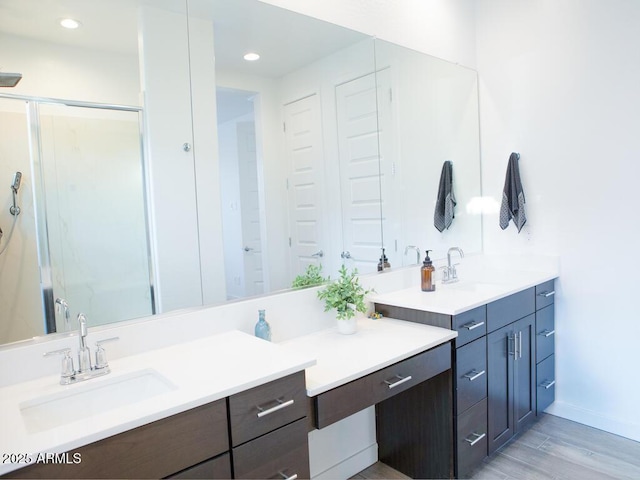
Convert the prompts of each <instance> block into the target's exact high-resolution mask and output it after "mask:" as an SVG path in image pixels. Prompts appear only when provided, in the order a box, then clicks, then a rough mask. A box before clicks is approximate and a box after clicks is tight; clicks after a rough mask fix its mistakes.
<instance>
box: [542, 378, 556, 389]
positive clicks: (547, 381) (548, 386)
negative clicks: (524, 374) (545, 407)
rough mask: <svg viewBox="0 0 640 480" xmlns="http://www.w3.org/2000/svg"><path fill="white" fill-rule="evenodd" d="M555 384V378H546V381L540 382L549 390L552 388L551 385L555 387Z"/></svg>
mask: <svg viewBox="0 0 640 480" xmlns="http://www.w3.org/2000/svg"><path fill="white" fill-rule="evenodd" d="M555 384H556V381H555V380H551V381H549V380H545V381H544V382H542V383H541V384H540V386H541V387H544V388H545V390H549V389H550V388H551V387H553V386H554V385H555Z"/></svg>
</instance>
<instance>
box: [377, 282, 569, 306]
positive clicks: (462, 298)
mask: <svg viewBox="0 0 640 480" xmlns="http://www.w3.org/2000/svg"><path fill="white" fill-rule="evenodd" d="M557 277H558V275H557V273H556V272H555V271H548V272H545V271H508V272H505V271H499V272H498V271H496V272H489V271H488V272H486V275H485V276H484V278H483V279H482V280H479V281H475V280H466V279H462V280H460V281H459V282H456V283H451V284H442V283H441V282H437V284H436V290H435V291H433V292H423V291H422V290H421V289H420V287H419V286H415V287H412V288H407V289H404V290H398V291H394V292H390V293H386V294H382V295H370V296H369V297H368V298H367V300H369V301H370V302H373V303H379V304H384V305H392V306H396V307H404V308H410V309H414V310H421V311H425V312H433V313H442V314H445V315H457V314H460V313H463V312H466V311H467V310H471V309H472V308H475V307H479V306H480V305H485V304H487V303H490V302H493V301H495V300H499V299H501V298H504V297H507V296H509V295H511V294H513V293H517V292H520V291H522V290H525V289H527V288H530V287H534V286H536V285H539V284H541V283H544V282H546V281H548V280H552V279H554V278H557Z"/></svg>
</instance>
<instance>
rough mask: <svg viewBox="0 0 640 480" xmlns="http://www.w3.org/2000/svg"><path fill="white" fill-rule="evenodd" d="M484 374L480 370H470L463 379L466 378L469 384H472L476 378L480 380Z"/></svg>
mask: <svg viewBox="0 0 640 480" xmlns="http://www.w3.org/2000/svg"><path fill="white" fill-rule="evenodd" d="M485 373H487V372H485V371H484V370H482V371H481V372H478V371H477V370H472V371H470V372H469V373H467V374H466V375H465V376H464V378H468V379H469V381H470V382H473V381H474V380H475V379H476V378H480V377H481V376H482V375H484V374H485Z"/></svg>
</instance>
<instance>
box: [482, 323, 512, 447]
mask: <svg viewBox="0 0 640 480" xmlns="http://www.w3.org/2000/svg"><path fill="white" fill-rule="evenodd" d="M514 347H515V342H514V330H513V325H507V326H506V327H502V328H500V329H498V330H496V331H495V332H491V333H490V334H489V335H487V370H488V372H489V376H488V377H487V382H488V383H487V388H488V399H489V400H488V423H489V425H488V434H489V435H488V436H489V455H491V454H492V453H493V452H495V451H496V450H497V449H498V448H499V447H500V446H502V445H503V444H504V443H505V442H506V441H507V440H509V439H510V438H511V437H512V436H513V434H514V433H515V424H514V422H513V366H514V361H513V356H514V354H515V353H514Z"/></svg>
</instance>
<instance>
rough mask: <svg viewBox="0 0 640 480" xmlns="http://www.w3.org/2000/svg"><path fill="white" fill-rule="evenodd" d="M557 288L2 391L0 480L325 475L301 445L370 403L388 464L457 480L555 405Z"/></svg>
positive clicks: (420, 297) (223, 338)
mask: <svg viewBox="0 0 640 480" xmlns="http://www.w3.org/2000/svg"><path fill="white" fill-rule="evenodd" d="M555 276H556V275H553V274H540V273H538V274H536V273H523V274H521V275H515V276H511V277H509V278H508V279H506V280H504V279H503V281H501V282H498V283H487V282H484V283H482V282H470V281H467V282H465V281H461V282H459V283H457V284H454V285H446V286H445V285H438V288H437V290H436V292H432V293H425V292H421V291H420V289H419V287H418V286H416V287H415V288H409V289H404V290H397V291H393V292H391V293H387V294H381V295H376V296H375V297H373V298H372V299H371V300H373V301H374V303H375V305H376V309H377V310H378V311H381V312H383V313H385V315H386V317H385V318H382V319H379V320H372V319H368V318H362V319H360V320H359V321H358V332H357V333H356V334H355V335H341V334H338V333H337V329H336V327H335V326H334V327H331V328H328V329H324V330H319V331H315V332H313V333H310V334H307V335H303V336H298V337H296V338H293V339H291V340H288V341H286V342H282V343H280V344H274V343H271V342H266V341H263V340H260V339H257V338H255V337H253V336H252V335H248V334H245V333H242V332H240V331H228V332H225V333H219V334H215V335H210V336H207V337H205V338H201V339H199V340H194V341H188V342H183V343H178V344H176V345H173V346H170V347H164V348H158V349H156V350H150V351H147V352H144V353H139V354H136V355H130V356H127V357H121V358H118V359H116V360H114V361H112V362H110V365H111V369H112V373H111V374H109V375H106V376H104V377H100V378H96V379H93V380H89V381H87V382H82V383H80V384H74V385H66V386H61V385H59V383H58V382H59V380H60V377H59V376H57V377H55V376H51V375H48V376H45V377H41V378H37V379H35V380H30V381H25V382H22V383H16V384H14V385H9V386H5V387H2V388H0V424H2V426H3V432H11V436H10V438H9V436H8V435H2V436H0V451H1V452H3V453H7V454H15V455H16V459H18V456H20V455H22V457H21V458H22V462H21V463H19V462H13V463H9V462H5V463H3V464H0V475H5V476H6V477H7V478H56V477H58V478H74V477H76V478H87V477H93V478H100V477H103V478H105V477H108V478H131V477H135V478H162V477H172V478H266V477H271V476H276V477H283V478H289V477H293V476H297V477H298V478H304V477H309V476H310V475H312V474H313V475H318V474H320V473H321V472H318V471H316V472H315V473H314V472H312V471H310V457H309V444H308V439H309V438H310V436H311V435H308V433H309V432H311V431H312V430H315V429H318V430H319V431H323V430H324V429H326V430H324V432H330V431H331V430H332V429H330V428H327V427H332V426H333V425H334V424H337V422H339V421H341V420H343V419H347V417H350V416H351V415H353V414H355V413H357V412H360V411H362V410H363V409H368V408H371V407H374V408H375V430H376V431H375V443H376V444H377V445H376V446H377V454H378V458H379V459H380V460H381V461H382V462H384V463H387V464H388V465H390V466H392V467H394V468H396V469H397V470H399V471H401V472H403V473H405V474H407V475H409V476H411V477H414V478H450V477H454V476H458V477H464V476H466V475H467V474H468V473H469V472H471V471H472V470H473V469H474V467H475V466H477V465H478V463H479V462H481V461H482V459H483V458H485V457H486V456H487V455H488V454H490V453H492V452H493V451H494V450H495V449H497V448H498V447H499V446H500V445H502V444H503V443H504V442H506V441H507V440H508V439H509V438H510V437H511V436H513V435H514V434H516V433H517V432H518V431H520V430H521V429H523V428H525V427H526V426H527V425H528V424H529V423H530V422H532V421H534V420H535V418H536V416H537V415H538V413H540V412H541V411H543V410H544V409H545V408H546V407H547V406H548V405H549V404H550V403H551V402H553V399H554V388H555V387H554V385H555V378H554V358H555V355H554V334H555V329H554V295H553V279H554V278H555ZM389 317H390V318H389ZM407 320H409V321H407ZM345 421H348V420H345ZM372 421H373V419H372ZM341 425H343V424H341ZM341 425H336V427H340V426H341ZM318 433H319V432H318ZM373 448H375V447H373ZM312 449H313V445H312ZM39 454H45V457H40V456H39ZM46 455H48V457H47V456H46ZM36 459H37V460H41V461H40V462H38V463H36ZM47 459H49V461H47ZM42 460H44V461H42ZM371 461H375V459H374V458H372V459H371ZM330 468H331V467H330ZM353 473H355V472H353ZM345 476H348V475H345Z"/></svg>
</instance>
